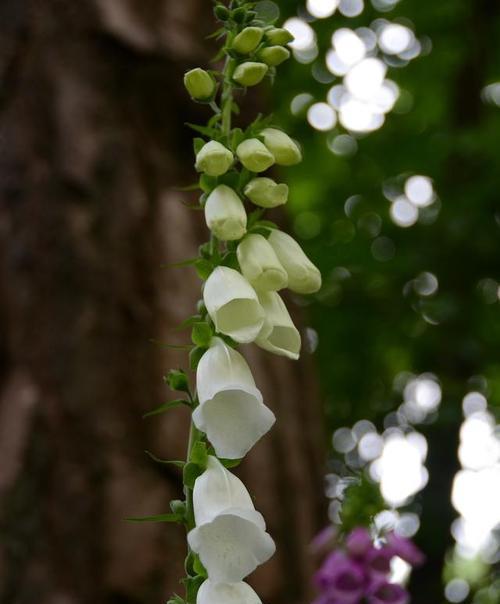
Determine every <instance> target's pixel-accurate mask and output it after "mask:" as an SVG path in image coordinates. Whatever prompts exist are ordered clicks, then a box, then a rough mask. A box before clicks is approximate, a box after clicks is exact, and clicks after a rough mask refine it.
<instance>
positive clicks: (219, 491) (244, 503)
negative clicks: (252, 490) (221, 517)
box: [193, 455, 255, 526]
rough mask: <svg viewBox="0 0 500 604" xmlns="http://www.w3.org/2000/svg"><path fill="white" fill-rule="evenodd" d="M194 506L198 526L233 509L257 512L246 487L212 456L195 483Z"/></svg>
mask: <svg viewBox="0 0 500 604" xmlns="http://www.w3.org/2000/svg"><path fill="white" fill-rule="evenodd" d="M193 506H194V517H195V521H196V525H197V526H198V525H200V524H203V523H205V522H210V521H211V520H213V519H214V518H215V517H216V516H217V515H218V514H220V513H222V512H225V511H227V510H229V509H232V508H239V509H244V510H251V511H255V508H254V505H253V502H252V498H251V497H250V495H249V493H248V491H247V489H246V487H245V485H244V484H243V483H242V482H241V480H240V479H239V478H238V477H237V476H235V475H234V474H232V473H231V472H229V470H227V469H226V468H225V467H224V466H223V465H222V464H221V462H220V461H219V460H218V459H217V458H216V457H213V456H212V455H210V456H209V457H208V463H207V469H206V470H205V471H204V472H203V474H202V475H201V476H199V477H198V478H197V479H196V481H195V483H194V491H193Z"/></svg>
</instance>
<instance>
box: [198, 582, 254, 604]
mask: <svg viewBox="0 0 500 604" xmlns="http://www.w3.org/2000/svg"><path fill="white" fill-rule="evenodd" d="M196 604H262V602H261V600H260V598H259V596H258V595H257V594H256V593H255V591H254V590H253V589H252V588H251V587H250V585H248V583H244V582H243V581H240V582H239V583H214V582H213V581H210V579H207V580H206V581H205V582H204V583H202V584H201V587H200V589H199V590H198V595H197V597H196Z"/></svg>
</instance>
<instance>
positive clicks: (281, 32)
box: [266, 27, 294, 46]
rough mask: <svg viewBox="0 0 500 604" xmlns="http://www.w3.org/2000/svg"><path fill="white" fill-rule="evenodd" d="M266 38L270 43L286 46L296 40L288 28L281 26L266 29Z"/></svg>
mask: <svg viewBox="0 0 500 604" xmlns="http://www.w3.org/2000/svg"><path fill="white" fill-rule="evenodd" d="M266 40H267V41H268V42H269V44H277V45H279V46H284V45H285V44H288V43H289V42H292V41H293V40H294V37H293V35H292V34H291V33H290V32H289V31H288V30H287V29H283V28H281V27H273V28H272V29H269V30H268V31H266Z"/></svg>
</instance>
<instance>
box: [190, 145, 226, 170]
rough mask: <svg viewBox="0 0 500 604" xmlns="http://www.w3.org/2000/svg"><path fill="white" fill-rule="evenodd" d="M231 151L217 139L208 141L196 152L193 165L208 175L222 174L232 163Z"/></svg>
mask: <svg viewBox="0 0 500 604" xmlns="http://www.w3.org/2000/svg"><path fill="white" fill-rule="evenodd" d="M233 161H234V157H233V154H232V153H231V151H230V150H229V149H228V148H227V147H224V145H222V144H221V143H219V142H218V141H209V142H208V143H206V144H205V145H203V147H202V148H201V149H200V150H199V151H198V153H197V154H196V164H195V167H196V169H197V170H198V172H204V173H205V174H208V175H209V176H222V175H223V174H225V173H226V172H227V171H228V170H229V168H230V167H231V166H232V165H233Z"/></svg>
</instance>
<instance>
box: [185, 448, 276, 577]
mask: <svg viewBox="0 0 500 604" xmlns="http://www.w3.org/2000/svg"><path fill="white" fill-rule="evenodd" d="M193 507H194V517H195V523H196V526H195V528H194V529H192V530H191V531H190V532H189V533H188V543H189V546H190V547H191V549H192V550H193V551H194V552H195V553H197V554H198V555H199V557H200V560H201V562H202V564H203V566H204V567H205V568H206V570H207V573H208V578H209V579H210V580H211V581H214V582H216V583H218V582H221V583H236V582H239V581H241V580H242V579H243V578H244V577H246V576H247V575H249V574H250V573H251V572H253V571H254V570H255V569H256V568H257V566H258V565H259V564H263V563H264V562H266V560H268V559H269V558H270V557H271V556H272V555H273V553H274V551H275V545H274V541H273V540H272V539H271V537H270V535H269V534H268V533H267V532H266V525H265V522H264V519H263V517H262V515H261V514H260V513H259V512H257V511H256V510H255V508H254V506H253V503H252V499H251V497H250V495H249V493H248V491H247V490H246V488H245V486H244V484H243V483H242V482H241V480H240V479H239V478H237V477H236V476H234V474H231V472H229V471H228V470H226V468H224V466H223V465H222V464H221V462H220V461H219V460H218V459H217V458H216V457H213V456H209V458H208V464H207V469H206V470H205V472H203V474H202V475H201V476H199V477H198V478H197V479H196V481H195V485H194V490H193Z"/></svg>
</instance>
